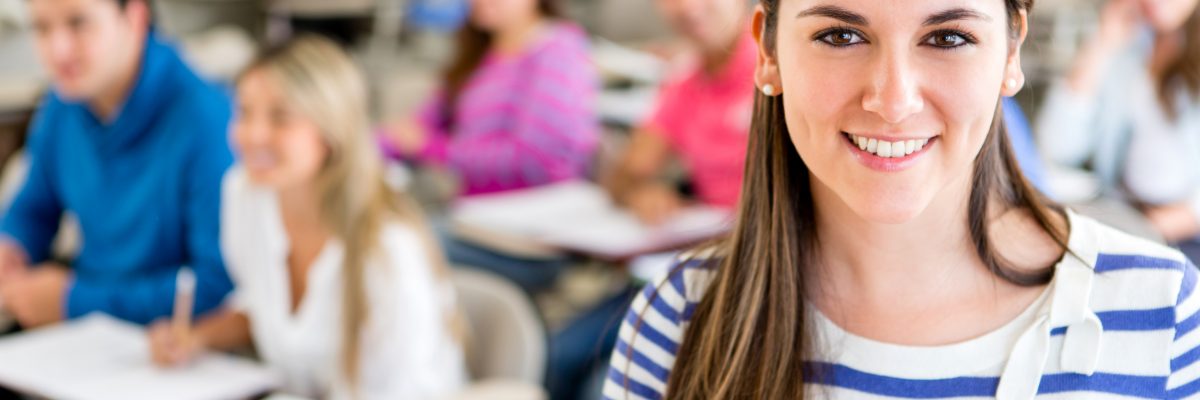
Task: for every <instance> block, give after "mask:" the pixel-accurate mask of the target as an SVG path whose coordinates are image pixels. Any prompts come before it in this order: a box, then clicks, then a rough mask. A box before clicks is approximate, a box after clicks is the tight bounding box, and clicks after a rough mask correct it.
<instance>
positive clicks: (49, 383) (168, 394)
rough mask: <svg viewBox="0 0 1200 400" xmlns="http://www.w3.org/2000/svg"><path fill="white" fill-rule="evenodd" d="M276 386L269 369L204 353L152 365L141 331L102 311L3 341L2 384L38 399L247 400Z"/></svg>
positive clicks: (0, 340) (0, 355) (0, 343)
mask: <svg viewBox="0 0 1200 400" xmlns="http://www.w3.org/2000/svg"><path fill="white" fill-rule="evenodd" d="M278 382H279V379H278V377H277V376H276V375H275V374H273V373H272V372H270V371H269V370H267V369H266V368H264V367H262V366H260V365H258V364H255V363H253V362H251V361H249V360H246V359H242V358H238V357H234V356H230V355H225V354H206V355H203V356H201V357H199V358H198V359H197V360H195V362H193V363H192V364H191V365H188V366H184V367H179V368H170V369H165V368H160V367H157V366H155V365H154V364H153V363H152V362H151V361H150V351H149V347H148V343H147V341H146V334H145V331H144V330H143V329H142V328H141V327H139V326H137V325H133V324H130V323H127V322H124V321H120V320H117V319H115V318H113V317H110V316H107V315H104V314H100V313H94V314H91V315H89V316H86V317H83V318H81V319H78V320H74V321H71V322H67V323H63V324H60V325H56V326H52V327H48V328H42V329H36V330H32V331H27V332H23V333H20V334H16V335H11V336H6V337H2V338H0V385H2V386H4V387H7V388H9V389H13V390H16V391H18V392H21V393H23V394H26V395H31V396H35V397H44V398H51V399H62V400H109V399H112V400H117V399H120V400H142V399H145V400H150V399H174V400H219V399H220V400H224V399H245V398H252V397H254V396H258V395H262V394H265V393H267V392H269V391H271V390H273V389H275V388H276V387H277V386H278Z"/></svg>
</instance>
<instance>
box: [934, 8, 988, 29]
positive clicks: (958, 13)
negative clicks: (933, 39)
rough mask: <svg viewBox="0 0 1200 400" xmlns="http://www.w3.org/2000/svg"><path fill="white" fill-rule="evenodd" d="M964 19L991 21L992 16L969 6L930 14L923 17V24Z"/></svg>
mask: <svg viewBox="0 0 1200 400" xmlns="http://www.w3.org/2000/svg"><path fill="white" fill-rule="evenodd" d="M964 19H978V20H982V21H984V22H991V20H992V17H989V16H987V15H986V14H984V13H981V12H978V11H975V10H972V9H969V8H953V9H949V10H946V11H942V12H939V13H937V14H933V15H930V16H929V18H926V19H925V26H930V25H940V24H944V23H947V22H952V21H961V20H964Z"/></svg>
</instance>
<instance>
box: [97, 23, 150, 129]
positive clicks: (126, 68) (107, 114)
mask: <svg viewBox="0 0 1200 400" xmlns="http://www.w3.org/2000/svg"><path fill="white" fill-rule="evenodd" d="M134 42H135V43H136V44H135V45H133V46H130V47H129V51H128V53H126V54H124V55H123V57H122V58H123V60H122V63H121V64H122V67H121V73H120V74H119V75H117V76H116V77H115V79H113V80H112V81H110V82H109V84H108V85H107V86H105V87H104V89H102V90H101V91H100V93H99V94H98V95H96V96H95V97H94V98H92V100H91V101H89V102H88V107H89V108H91V110H92V113H94V114H96V116H97V117H99V119H100V120H101V121H104V122H105V123H109V122H112V121H113V120H115V119H116V118H117V114H118V113H120V111H121V107H122V106H123V105H124V104H125V102H126V101H127V100H128V99H129V95H130V94H131V92H133V88H134V86H136V85H137V81H138V76H139V75H140V74H141V72H142V71H141V69H142V68H141V65H142V57H143V55H144V54H145V50H146V43H145V38H144V37H142V38H141V39H137V40H135V41H134Z"/></svg>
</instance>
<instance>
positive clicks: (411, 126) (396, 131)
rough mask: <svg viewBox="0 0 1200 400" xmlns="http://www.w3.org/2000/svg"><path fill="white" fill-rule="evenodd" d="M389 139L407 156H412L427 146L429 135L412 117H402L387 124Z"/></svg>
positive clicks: (386, 129) (386, 130)
mask: <svg viewBox="0 0 1200 400" xmlns="http://www.w3.org/2000/svg"><path fill="white" fill-rule="evenodd" d="M384 129H385V132H386V134H387V137H388V140H389V141H390V142H391V143H392V145H394V146H396V149H397V150H399V151H400V152H401V153H403V154H404V155H406V156H412V155H415V154H417V153H419V152H420V151H421V150H422V149H424V148H425V143H426V142H428V140H429V137H428V135H426V134H425V130H424V129H421V126H420V125H417V123H416V121H413V120H411V119H402V120H399V121H394V122H392V123H389V124H387V125H385V127H384Z"/></svg>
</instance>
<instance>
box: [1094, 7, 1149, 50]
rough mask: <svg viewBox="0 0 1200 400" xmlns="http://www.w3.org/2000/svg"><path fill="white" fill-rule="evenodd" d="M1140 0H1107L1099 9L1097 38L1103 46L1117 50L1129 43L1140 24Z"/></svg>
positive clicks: (1141, 19)
mask: <svg viewBox="0 0 1200 400" xmlns="http://www.w3.org/2000/svg"><path fill="white" fill-rule="evenodd" d="M1141 1H1142V0H1109V2H1108V3H1107V4H1105V5H1104V9H1103V10H1101V11H1100V29H1099V31H1098V32H1097V40H1100V41H1101V44H1102V46H1103V47H1104V48H1107V49H1111V50H1114V51H1115V50H1119V49H1122V48H1124V47H1125V46H1126V45H1128V44H1129V42H1130V41H1131V40H1133V37H1134V35H1135V34H1137V30H1138V27H1139V26H1141V25H1142V21H1143V17H1142V7H1141V4H1140V2H1141Z"/></svg>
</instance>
